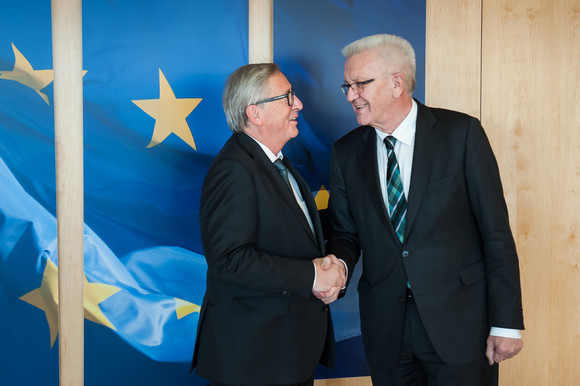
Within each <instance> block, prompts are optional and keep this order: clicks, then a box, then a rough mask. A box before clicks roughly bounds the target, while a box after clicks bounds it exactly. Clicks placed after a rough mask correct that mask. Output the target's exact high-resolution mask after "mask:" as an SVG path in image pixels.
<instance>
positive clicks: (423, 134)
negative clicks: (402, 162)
mask: <svg viewBox="0 0 580 386" xmlns="http://www.w3.org/2000/svg"><path fill="white" fill-rule="evenodd" d="M417 108H418V111H417V130H416V132H415V149H414V151H413V171H412V172H411V184H410V187H409V197H408V200H407V218H406V225H405V240H406V239H407V236H408V235H409V233H410V231H411V229H412V228H413V224H414V222H415V218H416V217H417V212H418V210H419V207H420V205H421V200H422V198H423V194H424V192H425V187H426V186H427V181H428V180H429V175H430V174H431V167H432V165H433V160H434V158H435V154H436V152H437V145H438V143H439V136H440V134H441V133H440V131H439V130H437V129H435V127H434V125H435V117H434V116H433V114H432V113H431V111H430V110H429V108H427V107H426V106H425V105H423V104H421V103H419V102H417Z"/></svg>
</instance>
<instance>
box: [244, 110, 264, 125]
mask: <svg viewBox="0 0 580 386" xmlns="http://www.w3.org/2000/svg"><path fill="white" fill-rule="evenodd" d="M246 115H247V117H248V119H249V120H250V122H252V123H253V124H254V125H256V126H262V124H263V120H262V114H261V111H260V108H259V107H258V106H256V105H249V106H248V107H246Z"/></svg>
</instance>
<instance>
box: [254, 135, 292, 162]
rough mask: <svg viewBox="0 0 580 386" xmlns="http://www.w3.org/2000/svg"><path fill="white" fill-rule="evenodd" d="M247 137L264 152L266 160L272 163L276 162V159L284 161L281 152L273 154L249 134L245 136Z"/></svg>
mask: <svg viewBox="0 0 580 386" xmlns="http://www.w3.org/2000/svg"><path fill="white" fill-rule="evenodd" d="M246 135H247V136H248V137H250V138H252V139H253V140H254V141H256V143H257V144H258V145H260V147H261V148H262V150H263V151H264V153H266V156H267V157H268V159H269V160H270V162H272V163H274V161H276V160H277V159H284V155H283V154H282V151H279V152H278V154H274V153H273V152H272V150H270V149H268V148H267V147H266V145H264V144H263V143H262V142H260V141H258V140H257V139H256V138H254V137H252V136H251V135H249V134H246Z"/></svg>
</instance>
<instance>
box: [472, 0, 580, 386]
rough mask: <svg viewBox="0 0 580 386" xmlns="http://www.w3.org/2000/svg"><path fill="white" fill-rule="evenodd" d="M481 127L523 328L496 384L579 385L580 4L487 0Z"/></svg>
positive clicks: (484, 27)
mask: <svg viewBox="0 0 580 386" xmlns="http://www.w3.org/2000/svg"><path fill="white" fill-rule="evenodd" d="M482 27H483V29H482V31H483V40H482V41H483V43H482V52H483V55H482V57H483V62H482V122H483V124H484V127H485V128H486V130H487V132H488V135H489V137H490V140H491V142H492V144H493V147H494V149H495V151H496V155H497V157H498V162H499V164H500V169H501V170H502V177H503V180H504V187H505V190H506V197H507V199H508V205H509V207H510V213H511V215H512V218H511V220H512V226H513V229H514V232H515V235H516V241H517V244H518V250H519V254H520V267H521V270H522V288H523V296H524V312H525V323H526V328H527V330H526V331H525V332H524V341H525V348H524V351H523V352H522V353H521V354H520V356H518V357H516V358H514V359H513V360H510V361H508V362H506V363H505V365H503V366H502V367H501V371H500V374H501V375H500V380H501V384H503V385H515V384H517V385H520V384H521V385H558V386H559V385H577V384H580V366H579V365H578V363H579V362H580V346H579V344H580V339H579V338H580V313H579V312H578V311H579V305H580V276H579V273H578V263H579V260H580V259H579V256H580V245H579V241H578V237H577V233H578V229H579V228H578V225H579V217H580V205H579V204H580V200H579V198H578V193H579V191H580V135H579V133H578V131H579V130H580V102H579V100H580V86H579V85H580V64H579V63H580V1H578V0H571V1H550V0H544V1H538V0H514V1H505V0H503V1H500V0H484V2H483V22H482Z"/></svg>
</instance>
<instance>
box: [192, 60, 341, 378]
mask: <svg viewBox="0 0 580 386" xmlns="http://www.w3.org/2000/svg"><path fill="white" fill-rule="evenodd" d="M223 106H224V111H225V114H226V118H227V121H228V125H229V126H230V129H231V130H232V131H233V132H234V134H233V135H232V136H231V138H230V139H229V140H228V141H227V142H226V144H225V145H224V147H223V148H222V150H221V151H220V152H219V154H218V155H217V156H216V158H215V160H214V161H213V163H212V165H211V167H210V170H209V172H208V174H207V176H206V179H205V181H204V184H203V188H202V194H201V204H200V222H201V238H202V244H203V248H204V252H205V258H206V260H207V265H208V271H207V289H206V293H205V296H204V300H203V304H202V307H201V311H200V317H199V324H198V332H197V339H196V344H195V351H194V356H193V361H192V368H194V367H197V370H196V373H197V374H198V375H199V376H202V377H204V378H207V379H209V380H211V384H212V385H312V384H313V382H314V370H315V368H316V366H317V364H318V363H322V364H325V365H328V366H333V365H334V362H335V356H336V354H335V341H334V331H333V327H332V319H331V316H330V309H329V307H328V303H330V302H332V301H334V300H336V298H337V296H338V294H339V291H340V289H341V288H342V287H344V285H345V284H346V275H345V266H344V264H343V263H342V262H339V261H337V260H336V259H331V258H329V257H324V236H323V233H322V227H321V223H320V219H319V217H318V211H317V208H316V204H315V202H314V198H313V197H312V193H311V191H310V188H309V186H308V185H307V183H306V182H305V181H304V179H303V178H302V177H301V176H300V174H298V172H297V171H296V169H294V167H293V166H292V164H291V163H290V161H288V159H287V158H286V157H284V156H283V155H282V148H283V147H284V145H285V144H286V143H287V142H288V141H289V140H290V139H292V138H294V137H296V135H298V128H297V125H298V123H297V119H298V113H299V111H300V110H302V102H301V101H300V99H298V97H297V96H296V95H295V93H294V90H293V89H292V86H291V85H290V83H289V82H288V80H287V79H286V77H285V76H284V74H282V73H281V72H280V70H279V68H278V66H277V65H276V64H272V63H265V64H249V65H246V66H243V67H240V68H239V69H237V70H236V71H235V72H234V73H233V74H232V75H231V76H230V77H229V79H228V81H227V84H226V87H225V90H224V95H223Z"/></svg>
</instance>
